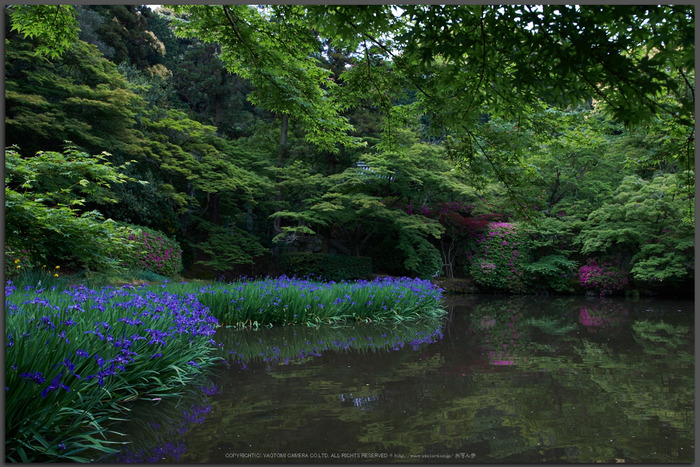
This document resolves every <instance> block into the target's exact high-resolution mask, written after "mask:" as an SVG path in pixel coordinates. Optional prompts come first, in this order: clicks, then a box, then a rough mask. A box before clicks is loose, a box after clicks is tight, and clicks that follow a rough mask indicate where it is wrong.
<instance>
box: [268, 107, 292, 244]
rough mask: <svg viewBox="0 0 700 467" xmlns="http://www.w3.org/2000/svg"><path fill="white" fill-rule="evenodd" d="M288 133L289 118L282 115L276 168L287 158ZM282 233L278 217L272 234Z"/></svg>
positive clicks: (279, 193)
mask: <svg viewBox="0 0 700 467" xmlns="http://www.w3.org/2000/svg"><path fill="white" fill-rule="evenodd" d="M288 131H289V116H288V115H286V114H284V115H282V125H281V128H280V149H279V152H278V153H277V167H278V168H281V167H282V165H283V164H284V160H285V159H286V158H287V132H288ZM281 181H282V180H281V178H278V179H277V183H278V185H277V195H276V196H275V200H276V201H277V203H278V204H277V207H276V208H275V212H279V211H281V208H280V206H281V203H282V185H281V184H280V183H281ZM281 233H282V219H280V218H279V217H276V218H275V221H274V224H273V234H274V235H279V234H281ZM272 252H273V254H275V255H278V254H279V245H275V246H274V247H273V250H272Z"/></svg>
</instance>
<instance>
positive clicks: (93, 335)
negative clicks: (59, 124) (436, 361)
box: [5, 276, 445, 462]
mask: <svg viewBox="0 0 700 467" xmlns="http://www.w3.org/2000/svg"><path fill="white" fill-rule="evenodd" d="M441 293H442V291H441V290H440V289H439V288H437V287H435V286H433V284H432V283H430V282H429V281H422V280H420V279H408V278H399V279H395V278H387V279H377V280H374V281H358V282H340V283H332V282H331V283H322V282H318V281H312V280H306V279H296V278H288V277H284V276H282V277H279V278H276V279H272V278H267V279H264V280H255V281H245V280H242V281H238V282H234V283H229V284H219V285H216V286H214V285H208V286H201V285H195V284H192V283H181V284H170V283H163V284H161V285H156V286H142V287H137V288H135V287H133V286H131V285H125V286H122V287H111V286H108V287H103V288H101V289H99V290H94V289H91V288H87V287H85V286H74V287H70V288H67V289H59V288H58V287H57V286H52V287H49V288H44V287H41V286H40V285H37V286H31V285H26V286H23V287H20V288H17V287H16V286H15V285H14V284H13V283H12V282H11V281H8V282H7V283H6V286H5V298H6V301H5V314H6V326H5V355H6V360H5V362H6V366H5V381H6V383H5V400H6V409H5V414H6V425H5V430H6V460H7V461H10V462H42V461H63V462H66V461H74V462H81V461H83V462H84V461H92V460H95V459H97V458H100V457H103V456H104V455H109V454H110V453H116V452H118V451H119V448H121V447H122V445H121V443H120V442H118V441H115V440H114V437H113V436H109V437H108V436H106V433H107V430H109V427H110V426H113V425H114V423H115V422H118V421H119V420H121V419H123V418H124V416H125V414H126V413H127V412H128V411H129V410H130V402H132V401H135V400H137V399H140V400H142V401H143V400H152V401H154V402H155V401H159V400H161V399H163V398H167V397H176V396H177V394H178V391H181V390H182V389H183V387H185V386H187V385H188V384H191V383H192V381H194V380H195V378H197V377H201V375H203V374H205V372H206V371H207V369H208V368H210V367H212V366H214V365H216V364H217V363H220V362H221V361H222V356H221V355H222V353H221V352H222V349H221V345H222V344H217V342H216V341H215V340H214V339H213V337H214V334H215V332H216V328H217V327H218V326H220V325H221V324H224V325H230V326H234V327H237V328H245V327H248V328H256V327H259V326H271V325H291V324H306V325H319V324H323V323H331V324H333V323H335V324H342V323H347V322H382V321H388V320H393V321H404V320H412V319H416V318H421V317H429V318H435V317H440V316H442V315H443V314H444V313H445V311H444V309H443V308H442V307H441V306H440V299H441V297H442V295H441ZM431 334H432V333H431ZM431 338H433V337H432V336H431Z"/></svg>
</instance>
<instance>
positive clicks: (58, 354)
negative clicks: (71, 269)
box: [5, 281, 220, 462]
mask: <svg viewBox="0 0 700 467" xmlns="http://www.w3.org/2000/svg"><path fill="white" fill-rule="evenodd" d="M5 297H6V301H5V312H6V326H5V365H6V366H5V402H6V404H5V415H6V425H5V429H6V435H5V436H6V446H5V452H6V460H7V461H10V462H18V461H20V462H41V461H47V460H51V461H64V462H65V461H77V462H80V461H88V460H90V458H91V457H94V456H97V455H98V454H99V453H109V452H114V451H115V448H114V447H113V446H114V444H115V442H114V441H108V440H107V439H105V437H104V434H105V432H106V430H107V429H108V426H109V425H110V424H111V423H113V422H114V421H115V420H118V419H119V417H120V415H121V414H123V413H125V412H126V411H128V410H129V407H128V406H127V405H125V404H126V403H127V402H130V401H133V400H135V399H138V398H141V399H144V398H145V399H148V398H150V399H153V400H155V399H156V398H165V397H173V396H174V395H175V392H176V391H177V390H178V389H180V388H182V387H183V386H184V385H186V384H188V383H189V382H191V381H192V379H193V378H194V377H195V376H196V375H198V374H201V373H202V372H203V371H204V370H205V369H206V368H207V367H209V366H212V365H214V364H215V363H216V362H217V360H220V359H218V358H217V357H215V356H214V354H213V349H214V345H213V344H214V341H213V340H212V339H211V336H212V335H213V334H214V333H215V330H214V327H215V326H217V325H218V322H217V321H216V319H215V318H214V317H212V316H211V315H210V314H209V311H208V309H207V308H206V307H205V306H203V305H202V304H201V303H199V302H198V301H197V299H196V297H195V296H194V295H185V296H181V295H175V294H172V293H168V292H165V291H153V290H150V291H149V290H145V289H135V288H134V287H132V286H124V287H122V288H114V287H105V288H103V289H100V290H92V289H88V288H86V287H84V286H83V287H74V288H71V289H66V290H62V291H61V290H59V289H58V288H57V287H55V286H54V287H51V288H50V289H44V288H42V287H41V286H36V287H32V286H25V287H24V288H22V289H20V290H18V289H17V288H16V287H15V286H14V285H13V284H12V282H10V281H8V282H7V284H6V286H5Z"/></svg>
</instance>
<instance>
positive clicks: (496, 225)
mask: <svg viewBox="0 0 700 467" xmlns="http://www.w3.org/2000/svg"><path fill="white" fill-rule="evenodd" d="M529 245H530V239H529V236H528V233H527V231H525V230H524V229H523V228H521V227H520V226H518V225H517V224H515V223H510V222H493V223H491V224H489V226H488V228H487V229H486V231H485V232H484V233H483V234H481V235H479V236H478V237H477V239H476V245H475V248H474V251H473V252H472V253H471V254H469V255H468V260H469V266H468V271H467V272H468V273H469V275H471V277H473V278H474V281H475V282H476V283H477V284H478V285H480V286H482V287H486V288H492V289H501V290H508V291H510V292H522V291H524V289H525V286H526V282H527V277H526V274H525V266H527V264H528V256H529V250H530V247H529Z"/></svg>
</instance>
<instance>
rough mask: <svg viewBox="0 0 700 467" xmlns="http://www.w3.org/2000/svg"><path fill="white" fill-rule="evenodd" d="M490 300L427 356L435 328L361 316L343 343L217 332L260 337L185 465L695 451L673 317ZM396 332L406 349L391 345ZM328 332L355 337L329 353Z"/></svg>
mask: <svg viewBox="0 0 700 467" xmlns="http://www.w3.org/2000/svg"><path fill="white" fill-rule="evenodd" d="M493 302H494V305H495V306H494V307H489V306H488V303H486V300H483V301H482V303H476V305H477V306H473V307H470V308H469V309H468V310H464V313H461V314H459V315H455V316H454V317H453V321H454V322H453V328H452V329H450V328H448V329H446V330H445V333H444V335H445V337H444V338H443V339H439V338H438V339H435V338H436V337H437V335H436V336H434V337H433V338H434V339H435V342H433V343H431V344H427V343H426V344H419V345H417V347H416V351H413V348H412V346H411V344H410V342H414V340H415V339H417V338H418V339H420V338H427V337H428V336H430V335H431V334H432V333H433V332H435V331H437V330H438V329H441V328H440V326H436V327H433V325H432V324H431V325H427V324H426V325H425V327H423V328H416V327H413V331H412V332H407V331H408V329H405V328H394V329H393V333H394V334H392V333H391V332H389V333H387V332H386V329H382V328H380V327H377V326H374V325H361V326H359V329H356V330H355V331H357V332H354V333H351V334H345V335H344V337H342V336H341V334H340V332H341V331H340V330H337V329H336V330H333V329H332V328H323V327H322V328H306V327H289V328H288V329H282V328H280V329H278V330H277V331H275V328H273V329H271V330H264V331H265V332H260V331H258V332H234V333H232V334H231V336H230V337H226V338H224V336H223V335H222V336H220V337H221V338H222V339H220V340H223V341H224V343H225V346H224V348H223V349H224V350H226V346H227V345H229V344H230V343H233V344H235V345H237V346H238V347H235V348H237V349H238V350H237V352H239V353H240V354H243V353H244V352H243V350H241V349H242V345H243V344H245V345H250V348H249V349H248V351H247V352H248V353H247V355H248V356H249V358H250V360H247V364H248V367H247V368H246V369H245V370H242V369H241V368H240V367H239V366H237V365H233V366H232V367H231V368H224V367H222V368H221V369H220V374H219V375H218V378H217V380H216V382H217V384H219V387H220V388H221V391H222V392H221V393H220V394H219V395H218V396H217V398H216V400H215V401H214V402H212V410H211V412H209V413H207V414H206V416H207V420H206V423H204V424H202V425H196V430H193V431H194V433H193V435H192V437H191V438H187V444H188V447H190V446H191V449H190V450H188V452H186V453H184V454H183V455H182V456H181V457H180V460H181V461H182V462H198V463H202V462H207V463H229V462H230V459H225V458H224V457H223V456H224V453H226V452H251V451H257V452H298V451H300V450H302V451H304V452H333V451H338V452H392V453H397V454H404V455H410V454H415V455H420V454H426V453H451V454H454V453H460V452H465V453H475V454H476V458H475V461H477V460H478V461H479V462H484V463H489V462H518V463H522V462H527V463H542V462H554V463H557V462H583V463H590V462H598V461H604V462H615V461H616V459H626V460H627V462H635V461H636V462H679V461H688V460H690V459H692V456H693V454H692V445H693V438H694V436H693V431H692V430H693V425H692V424H693V387H694V385H693V379H692V378H693V370H692V369H693V356H692V351H691V350H690V349H691V347H689V345H690V344H692V334H690V330H689V328H688V327H687V326H686V327H685V328H679V327H678V325H673V327H669V326H666V325H664V324H661V323H662V322H661V321H660V320H659V319H658V317H654V319H653V320H651V319H650V320H646V321H647V322H645V321H638V322H634V314H633V313H632V312H629V313H628V314H627V317H626V318H625V314H624V312H622V308H620V307H617V308H616V307H607V308H606V307H605V304H599V303H598V302H597V301H595V302H594V301H586V302H584V303H582V302H581V301H570V300H568V299H566V300H561V301H558V302H557V301H552V300H549V301H545V302H543V303H539V304H538V302H536V301H532V300H531V298H530V297H523V298H522V299H519V300H515V301H514V305H513V306H508V303H506V302H507V301H506V300H504V301H501V300H494V301H493ZM553 303H554V304H553ZM584 306H585V307H586V308H587V310H589V311H591V310H593V311H591V316H598V317H600V319H601V321H600V323H601V324H604V323H605V319H610V324H611V326H612V327H611V328H609V329H610V330H611V331H612V330H615V329H620V331H619V332H620V334H615V339H610V340H608V339H607V336H608V334H605V332H608V331H607V330H606V329H608V328H605V329H603V331H602V332H603V333H602V334H601V332H598V333H589V332H588V331H586V326H584V324H582V323H581V321H580V320H579V318H580V311H581V309H582V308H583V307H584ZM596 307H597V308H596ZM623 308H627V307H623ZM616 316H617V317H620V319H621V321H620V322H619V323H617V324H616V322H615V317H616ZM625 319H627V320H628V321H625ZM509 323H511V324H512V326H510V325H509ZM625 323H630V324H629V325H626V324H625ZM623 324H624V325H623ZM614 326H617V328H615V327H614ZM601 327H602V326H601ZM601 327H599V328H598V329H600V328H601ZM467 329H469V331H467ZM268 331H271V332H268ZM345 331H347V329H346V330H345ZM623 331H624V332H623ZM514 332H518V333H519V339H518V340H521V339H522V342H518V346H514V347H513V351H514V352H517V353H514V354H513V360H514V361H515V362H517V365H508V366H493V365H491V364H489V363H488V362H489V361H490V360H487V359H485V358H484V356H488V354H484V352H485V351H486V348H482V347H481V346H483V345H485V344H486V343H485V342H484V336H490V337H489V342H488V344H490V345H491V346H492V347H490V349H491V350H494V351H495V350H496V349H497V348H498V345H502V344H503V343H510V342H509V341H505V338H506V337H508V338H509V339H512V336H513V333H514ZM615 332H618V331H615ZM626 332H629V333H630V335H628V336H627V337H624V336H625V333H626ZM294 333H296V335H294ZM383 334H386V335H385V336H383ZM398 336H401V337H402V340H403V342H404V345H403V348H402V347H401V346H400V345H397V344H396V342H398V341H394V339H395V338H397V337H398ZM448 336H449V338H448ZM523 336H525V337H526V339H523ZM633 336H634V339H632V337H633ZM341 337H342V338H341ZM350 337H354V338H355V340H354V341H353V340H352V339H351V338H350ZM604 337H605V338H604ZM244 338H245V339H247V340H242V339H244ZM226 339H231V340H230V341H228V340H226ZM233 339H235V341H234V340H233ZM513 340H515V339H513ZM260 341H262V342H260ZM318 341H324V343H328V342H330V343H331V345H332V346H333V347H335V344H334V342H335V341H337V342H338V343H340V344H342V345H341V347H345V345H348V344H350V346H348V348H347V349H345V348H341V349H340V350H339V351H336V350H335V349H332V348H329V349H328V350H323V351H321V349H320V348H319V347H318V346H319V345H321V344H319V342H318ZM378 342H383V344H382V345H385V346H384V347H382V345H377V343H378ZM620 342H623V343H624V345H619V343H620ZM285 343H286V345H284V344H285ZM370 344H372V345H370ZM297 345H298V346H297ZM309 345H311V347H310V348H309V347H308V346H309ZM295 346H296V347H295ZM314 346H315V347H317V351H318V353H320V354H322V355H321V356H318V357H316V356H313V355H312V356H311V357H308V356H307V357H305V358H297V359H294V360H290V361H289V362H288V363H287V364H284V362H285V359H286V358H287V356H286V354H283V353H282V350H280V352H279V354H278V353H277V351H276V350H274V349H273V348H275V347H276V348H278V349H283V348H288V349H287V350H286V352H289V354H288V355H297V356H299V355H300V354H301V351H302V350H304V349H307V350H304V352H305V355H307V354H308V351H309V350H313V347H314ZM686 346H688V347H687V348H686ZM394 347H396V348H397V349H398V351H396V350H394ZM659 352H661V353H659ZM261 353H262V354H261ZM669 355H670V357H669ZM231 356H232V357H235V358H239V356H238V355H233V354H231ZM524 357H527V358H524ZM266 359H267V361H266ZM182 408H184V406H183V407H182ZM611 440H612V441H611ZM195 446H197V449H195ZM681 448H682V449H681ZM195 451H196V452H195ZM654 451H656V452H657V453H656V454H655V453H654ZM419 461H420V459H418V460H416V462H419Z"/></svg>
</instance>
